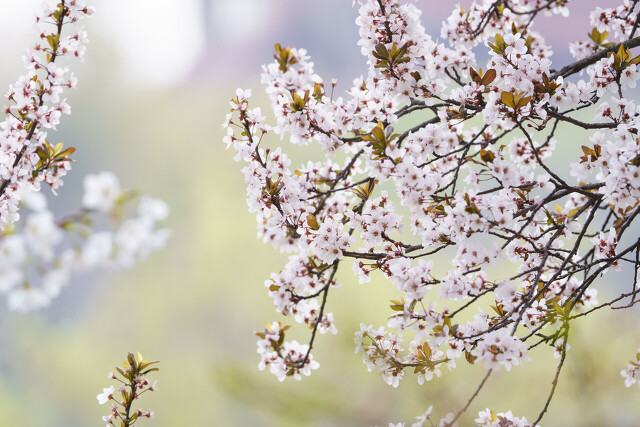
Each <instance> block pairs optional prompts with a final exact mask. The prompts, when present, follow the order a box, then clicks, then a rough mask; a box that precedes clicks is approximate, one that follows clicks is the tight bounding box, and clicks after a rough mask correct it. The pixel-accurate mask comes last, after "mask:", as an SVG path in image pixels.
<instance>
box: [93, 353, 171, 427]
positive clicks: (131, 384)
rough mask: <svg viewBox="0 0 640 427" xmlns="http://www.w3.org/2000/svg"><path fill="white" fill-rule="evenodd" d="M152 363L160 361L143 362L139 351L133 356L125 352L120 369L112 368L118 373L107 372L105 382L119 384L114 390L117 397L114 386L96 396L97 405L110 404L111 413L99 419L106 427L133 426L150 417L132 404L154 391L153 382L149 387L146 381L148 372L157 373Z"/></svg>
mask: <svg viewBox="0 0 640 427" xmlns="http://www.w3.org/2000/svg"><path fill="white" fill-rule="evenodd" d="M156 363H160V362H158V361H155V362H151V361H149V360H145V359H144V357H142V355H141V354H140V352H138V353H137V355H134V354H133V353H129V354H128V355H127V360H125V361H124V363H123V364H122V367H119V366H116V370H117V371H118V373H117V374H114V373H113V372H111V373H109V379H112V380H116V381H118V382H119V383H121V385H120V387H119V388H118V392H119V394H120V396H119V397H115V396H114V394H115V391H116V390H115V387H114V386H109V387H107V388H105V389H103V390H102V393H100V394H98V396H96V398H97V399H98V403H99V404H100V405H104V404H105V403H107V402H112V403H113V404H112V405H111V407H110V410H111V413H110V414H109V415H105V416H104V417H102V420H103V421H105V422H106V423H107V424H106V425H107V427H109V426H121V427H129V426H135V425H136V424H134V423H135V422H136V421H138V420H140V419H143V418H152V417H153V411H145V410H142V409H134V408H133V404H134V402H135V401H136V400H138V399H140V397H141V396H142V395H143V394H144V393H146V392H153V391H155V390H156V389H157V388H158V387H157V385H156V384H157V383H158V381H157V380H156V381H154V382H153V384H151V383H150V382H149V380H148V379H147V378H146V376H147V375H149V374H150V373H151V372H156V371H159V369H158V368H156V367H154V366H153V365H155V364H156Z"/></svg>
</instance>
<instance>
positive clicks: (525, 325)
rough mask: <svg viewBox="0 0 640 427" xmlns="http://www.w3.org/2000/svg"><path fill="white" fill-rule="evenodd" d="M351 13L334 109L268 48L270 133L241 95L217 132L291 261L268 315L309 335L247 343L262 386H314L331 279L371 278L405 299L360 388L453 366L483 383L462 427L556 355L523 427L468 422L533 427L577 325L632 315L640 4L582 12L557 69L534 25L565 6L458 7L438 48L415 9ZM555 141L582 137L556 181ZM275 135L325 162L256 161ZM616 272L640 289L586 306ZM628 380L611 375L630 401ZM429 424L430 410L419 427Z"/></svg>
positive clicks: (318, 85) (330, 85)
mask: <svg viewBox="0 0 640 427" xmlns="http://www.w3.org/2000/svg"><path fill="white" fill-rule="evenodd" d="M354 3H355V4H358V5H359V16H358V18H357V20H356V23H357V25H358V26H359V29H360V41H359V42H358V44H359V45H360V47H361V50H362V54H363V55H364V56H365V57H366V58H367V64H368V68H369V72H368V75H367V76H366V77H360V78H357V79H355V80H354V82H353V85H352V87H351V88H350V89H349V90H348V91H347V92H346V94H345V95H344V96H337V95H336V94H335V93H334V92H335V87H336V82H335V81H331V82H327V81H325V80H323V79H322V78H321V77H320V76H318V75H317V74H315V73H314V69H313V63H312V62H310V60H309V57H308V56H307V53H306V51H305V50H303V49H297V48H294V47H284V46H281V45H279V44H276V46H275V56H274V61H273V62H272V63H270V64H267V65H265V66H264V67H263V73H262V82H263V83H264V84H265V85H266V90H267V93H268V95H269V97H270V100H271V103H272V111H273V114H274V116H275V120H276V123H275V125H273V126H272V125H268V124H267V122H266V119H265V116H264V115H263V114H262V112H261V111H260V109H259V108H251V107H250V106H249V98H250V96H251V93H250V91H248V90H238V91H237V93H236V97H235V98H233V100H232V102H231V112H230V114H228V116H227V119H226V121H225V123H224V125H223V126H225V127H226V128H227V132H228V133H227V137H226V138H225V142H226V143H227V145H228V146H232V147H233V149H234V150H235V153H236V156H235V159H236V160H242V161H244V162H245V163H246V166H244V168H243V169H242V171H243V173H244V176H245V181H246V184H247V193H248V198H247V203H248V205H249V211H250V212H255V213H256V215H257V221H258V231H259V235H260V236H261V237H262V239H263V240H264V241H265V242H268V243H270V244H272V245H273V246H275V247H276V248H278V249H280V250H281V251H284V252H287V253H290V254H291V256H290V258H289V261H288V262H287V264H286V265H285V266H284V268H283V269H282V270H281V271H280V272H279V273H274V274H272V275H271V278H270V279H269V280H267V281H266V283H265V285H266V287H267V288H268V292H269V295H270V296H272V297H273V299H274V303H275V306H276V310H277V311H278V312H280V313H282V314H283V315H285V316H290V317H293V318H294V320H295V321H296V322H297V323H301V324H305V325H308V326H309V327H310V328H311V334H310V338H309V342H308V343H305V344H303V343H299V342H297V341H287V339H286V338H285V335H286V331H287V329H288V328H289V327H290V326H288V325H287V326H285V325H283V324H281V323H280V322H273V323H271V324H269V325H268V327H267V329H266V330H264V331H262V332H259V333H258V334H257V335H258V336H259V341H258V353H259V354H260V356H261V361H260V365H259V367H260V369H265V368H266V367H269V369H270V371H271V372H272V373H274V374H275V375H276V376H277V377H278V379H279V380H281V381H282V380H284V379H285V378H286V377H287V376H292V377H294V378H296V379H300V378H301V375H309V374H310V372H311V371H312V370H313V369H317V368H318V366H319V364H318V362H317V361H316V360H315V359H314V358H313V356H312V354H311V349H312V346H313V345H314V343H315V340H316V337H317V334H318V333H320V334H324V333H327V332H331V333H336V326H335V325H334V321H333V315H332V313H330V312H329V309H330V304H328V303H327V296H328V294H329V293H334V292H335V291H336V289H337V288H338V287H339V284H338V283H337V281H336V278H335V277H336V272H337V271H338V269H339V268H351V269H352V270H353V272H354V273H355V275H356V276H357V277H358V280H359V282H360V283H366V282H368V281H369V280H370V279H371V276H372V275H380V276H382V277H386V278H388V279H389V280H390V282H391V283H392V284H393V285H395V286H396V287H397V288H398V289H399V290H400V291H402V292H403V293H404V296H403V298H401V299H399V300H394V301H391V305H390V309H388V310H389V314H390V315H391V318H390V320H389V322H388V325H387V327H380V328H374V327H373V326H367V325H365V324H362V325H361V329H360V331H358V332H356V334H355V345H356V351H357V352H360V353H361V354H362V357H363V360H364V363H365V364H366V365H367V368H368V369H369V371H376V372H378V373H379V374H380V375H381V376H382V378H383V379H384V381H385V382H387V383H388V384H390V385H393V386H397V385H398V383H399V381H400V380H401V379H402V378H403V377H404V376H405V375H413V376H415V377H416V379H417V381H418V382H419V383H421V384H422V383H423V382H424V381H430V380H432V379H433V378H435V377H439V376H440V375H441V374H442V371H443V370H444V368H447V369H449V370H452V369H454V368H455V367H456V366H457V365H459V364H460V363H470V364H476V365H478V368H479V369H484V370H485V371H486V375H485V376H484V379H483V380H482V382H481V383H480V385H479V387H478V390H477V391H476V393H474V395H473V396H472V397H471V399H470V400H469V402H468V403H467V405H466V406H465V407H464V408H462V409H460V410H459V411H458V412H456V413H450V414H448V415H446V416H445V417H443V418H442V419H441V420H440V425H443V426H445V425H447V426H450V425H454V424H455V423H456V422H457V420H458V419H459V417H460V416H461V415H462V413H463V412H464V411H465V410H466V409H467V407H468V406H469V404H470V403H471V401H472V400H473V398H474V397H475V396H476V395H477V394H478V392H479V391H480V389H481V388H482V387H483V386H484V384H485V382H486V380H487V378H488V377H489V375H490V374H491V373H492V372H493V371H496V370H500V369H505V370H507V371H508V370H510V369H511V368H512V367H513V366H518V365H521V364H523V363H524V362H527V361H528V360H530V357H529V356H528V351H529V350H530V349H531V348H533V347H536V346H547V347H549V348H550V349H551V351H553V352H554V354H555V356H556V357H557V359H558V360H559V363H558V366H557V370H556V374H555V378H554V380H553V383H552V385H551V386H550V392H549V395H548V399H547V400H546V402H541V410H540V412H539V414H536V415H535V416H534V417H533V418H532V419H533V421H532V422H529V421H527V419H526V418H518V417H516V416H514V415H513V414H512V413H511V412H510V411H509V412H506V413H499V414H496V413H494V412H493V411H491V410H490V409H487V410H486V411H482V412H480V413H479V414H478V416H477V419H476V422H477V423H478V424H479V425H485V426H498V425H500V426H504V425H518V426H528V425H537V424H538V422H539V421H540V420H541V419H542V417H543V415H544V414H545V412H546V411H547V409H548V407H549V404H550V401H551V398H552V396H553V394H554V391H555V387H556V384H557V380H558V376H559V374H560V371H561V368H562V366H563V363H564V361H565V356H566V352H567V351H568V350H569V341H570V339H571V334H570V325H571V324H572V323H573V322H574V321H578V319H579V318H580V317H582V316H585V315H588V314H589V313H592V312H593V311H594V310H597V309H600V308H603V307H611V308H623V307H630V306H632V305H633V304H635V303H636V302H637V301H638V300H637V298H636V297H637V294H638V292H640V290H639V289H638V287H637V274H638V268H639V267H640V262H639V259H640V239H638V235H637V222H638V221H637V217H638V214H639V213H640V136H639V135H638V129H639V127H640V126H639V125H640V107H639V106H637V105H636V104H635V102H634V100H633V98H631V97H630V89H631V88H634V87H635V85H636V81H637V80H638V78H640V72H639V70H638V63H639V62H640V56H634V54H633V53H632V49H633V48H634V47H636V46H639V45H640V37H637V36H636V35H637V33H638V22H639V21H638V11H637V9H638V7H637V6H638V3H640V2H638V1H637V0H635V1H630V0H624V3H623V4H622V5H621V6H619V7H616V8H609V9H603V8H597V9H596V10H594V11H593V12H592V13H591V15H590V19H591V23H590V25H591V26H592V27H593V30H592V31H591V32H590V34H588V36H589V38H588V39H586V40H582V41H575V42H572V43H571V44H570V45H569V46H570V51H571V54H572V55H573V57H574V60H573V62H570V63H568V64H555V63H553V62H552V50H551V47H550V46H549V45H548V44H547V43H545V40H544V38H543V36H542V34H540V33H539V32H537V31H536V26H535V23H536V21H537V19H538V18H539V17H540V16H543V15H562V16H568V15H569V11H570V7H569V3H570V2H569V1H568V0H482V1H480V0H478V1H474V2H473V3H472V4H471V6H470V7H469V8H468V9H463V8H462V7H460V6H456V7H455V8H454V10H453V11H452V13H451V15H449V17H448V18H447V19H446V21H444V22H443V24H442V28H441V30H440V33H439V35H438V36H439V37H437V38H433V37H432V36H430V35H429V34H427V32H426V31H425V28H424V27H423V26H422V24H421V22H420V11H419V10H418V9H417V8H416V7H415V6H414V5H413V4H411V3H409V2H401V1H397V0H356V1H354ZM436 39H439V40H441V41H436ZM476 55H478V56H482V57H483V58H486V57H488V59H487V60H483V61H482V62H480V61H479V60H478V59H477V58H476ZM578 112H580V113H578ZM579 114H580V115H583V116H584V115H585V114H587V115H591V116H593V117H594V119H593V120H591V121H583V120H581V119H580V118H578V115H579ZM415 123H417V124H415ZM394 128H396V129H403V130H398V131H396V130H394ZM561 129H579V130H580V131H581V132H584V133H585V134H586V135H587V137H585V140H584V142H583V143H576V142H575V141H567V142H566V143H564V144H563V148H562V150H563V152H562V154H561V155H562V156H569V159H566V160H563V162H562V163H563V164H562V165H561V166H562V167H561V168H558V167H552V165H553V164H554V159H553V156H554V154H555V153H556V151H558V152H559V151H560V149H557V145H558V144H557V141H556V137H559V133H560V131H561ZM269 132H273V133H275V134H277V135H280V136H282V137H284V136H285V135H287V136H288V138H289V140H290V142H291V143H292V144H294V145H301V146H304V145H309V144H313V143H317V144H319V146H320V147H321V149H322V151H323V153H324V157H323V158H322V159H319V160H315V161H314V160H309V161H308V162H307V163H306V164H302V165H300V166H298V167H296V168H293V167H292V166H291V161H290V160H289V157H287V155H286V154H285V152H284V151H283V150H282V149H281V148H275V149H270V148H266V147H264V146H263V145H261V140H262V137H263V136H264V135H265V134H266V133H269ZM587 141H588V142H587ZM556 157H557V154H556ZM555 164H558V162H557V161H556V162H555ZM634 224H635V225H634ZM436 257H437V258H436ZM434 259H438V260H442V259H448V260H450V262H449V263H442V262H440V263H438V264H435V263H434ZM627 268H628V269H630V271H632V272H633V273H632V276H633V280H631V281H630V283H628V284H627V285H625V288H624V289H623V288H618V289H615V290H613V292H617V293H616V295H615V297H614V298H613V299H609V300H607V301H606V302H602V303H600V302H598V300H597V290H596V288H595V286H596V285H597V279H598V278H599V277H600V276H602V275H603V274H604V273H607V272H608V271H610V270H617V269H627ZM608 293H611V292H608ZM639 365H640V364H638V363H635V362H630V363H629V364H627V368H626V369H625V370H623V372H622V375H623V376H624V377H625V382H626V384H627V385H631V384H633V383H635V382H636V379H637V378H638V376H640V368H639ZM430 417H431V408H430V409H429V411H427V412H426V413H425V414H423V415H422V416H421V417H419V419H418V422H417V423H416V424H414V425H418V426H420V425H422V424H423V423H424V422H426V420H430V421H431V418H430Z"/></svg>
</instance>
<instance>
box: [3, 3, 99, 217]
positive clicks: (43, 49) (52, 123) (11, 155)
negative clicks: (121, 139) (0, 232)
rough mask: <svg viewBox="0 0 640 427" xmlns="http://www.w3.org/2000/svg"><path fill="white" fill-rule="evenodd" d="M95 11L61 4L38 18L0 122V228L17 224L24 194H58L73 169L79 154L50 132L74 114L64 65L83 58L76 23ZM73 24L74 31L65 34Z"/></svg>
mask: <svg viewBox="0 0 640 427" xmlns="http://www.w3.org/2000/svg"><path fill="white" fill-rule="evenodd" d="M93 12H94V10H93V8H91V7H89V6H87V5H86V3H85V2H84V1H83V0H62V1H61V2H60V3H58V5H57V6H56V7H53V8H52V7H50V5H48V4H47V3H44V4H43V6H42V8H41V9H40V10H39V11H38V12H37V14H36V25H37V27H38V30H39V31H40V34H39V40H38V42H37V43H36V44H35V46H33V48H32V49H31V50H29V51H27V53H26V55H25V56H24V57H23V60H24V65H25V68H26V72H25V73H24V74H23V75H21V76H20V77H19V78H18V79H17V80H16V81H15V82H14V83H13V84H11V85H10V86H9V92H8V94H7V98H8V100H9V105H7V106H5V107H4V114H5V118H4V120H3V121H2V122H0V227H3V228H4V227H5V226H6V225H7V224H10V223H12V222H14V221H16V220H18V218H19V215H18V204H19V202H20V197H21V196H22V195H24V194H26V192H28V191H39V190H40V188H41V186H42V184H46V185H49V186H50V187H51V188H52V189H53V190H55V189H57V188H58V187H59V186H61V185H62V183H63V181H62V178H63V177H64V176H65V175H66V173H67V171H68V170H69V169H70V167H71V160H70V158H69V155H70V154H72V153H73V152H74V151H75V149H74V148H73V147H70V148H67V149H63V146H62V144H61V143H59V144H50V143H49V141H48V140H47V135H48V133H47V132H48V131H49V130H55V129H56V127H57V126H58V125H59V123H60V119H61V116H62V115H63V114H69V113H70V112H71V107H70V106H69V104H68V103H67V100H66V98H65V97H64V90H65V89H66V88H73V87H75V86H76V84H77V79H76V77H75V75H74V74H73V73H72V72H71V71H70V70H69V67H68V66H66V65H61V64H60V60H61V59H63V60H64V59H65V58H82V57H83V56H84V53H85V44H86V43H87V41H88V39H87V34H86V32H85V31H84V29H83V28H82V27H80V26H79V25H78V23H79V22H80V21H81V20H82V19H83V18H85V17H87V16H90V15H92V14H93ZM69 24H73V25H72V27H73V30H72V31H70V32H69V33H68V34H63V28H66V27H68V26H69Z"/></svg>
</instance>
